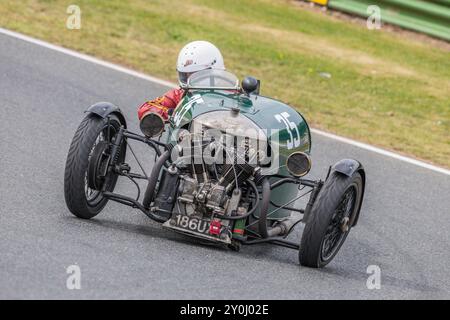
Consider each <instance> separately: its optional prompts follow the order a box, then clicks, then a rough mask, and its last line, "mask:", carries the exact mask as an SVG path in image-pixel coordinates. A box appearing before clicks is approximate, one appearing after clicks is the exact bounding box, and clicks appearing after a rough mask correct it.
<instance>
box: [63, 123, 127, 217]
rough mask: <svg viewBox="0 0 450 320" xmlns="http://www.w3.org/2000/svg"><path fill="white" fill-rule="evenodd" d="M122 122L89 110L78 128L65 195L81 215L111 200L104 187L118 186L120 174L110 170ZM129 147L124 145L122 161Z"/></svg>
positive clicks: (90, 214)
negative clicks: (112, 147) (111, 149)
mask: <svg viewBox="0 0 450 320" xmlns="http://www.w3.org/2000/svg"><path fill="white" fill-rule="evenodd" d="M120 126H121V122H120V120H119V118H117V117H116V116H115V115H110V116H109V120H108V119H103V118H100V117H98V116H96V115H93V114H88V115H87V116H86V117H85V118H84V119H83V121H82V122H81V124H80V125H79V127H78V129H77V131H76V132H75V135H74V137H73V139H72V143H71V145H70V148H69V153H68V155H67V160H66V168H65V173H64V197H65V200H66V204H67V207H68V208H69V210H70V212H72V213H73V214H74V215H75V216H77V217H79V218H83V219H90V218H92V217H94V216H95V215H97V214H98V213H99V212H100V211H101V210H102V209H103V207H104V206H105V205H106V203H107V202H108V199H106V198H105V197H104V196H103V192H102V190H107V191H113V190H114V187H115V185H116V182H117V178H118V176H117V175H115V174H113V173H108V174H107V169H108V165H109V161H110V155H109V145H110V143H109V142H111V141H113V139H114V138H115V136H116V134H117V132H118V131H119V128H120ZM125 149H126V148H125V145H123V146H121V149H120V157H119V161H123V160H124V158H125ZM105 183H106V184H107V185H105Z"/></svg>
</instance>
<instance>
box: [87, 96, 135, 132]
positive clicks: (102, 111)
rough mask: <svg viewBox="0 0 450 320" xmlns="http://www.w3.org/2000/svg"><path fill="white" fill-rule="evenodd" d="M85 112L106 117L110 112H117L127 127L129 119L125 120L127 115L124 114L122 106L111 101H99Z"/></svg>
mask: <svg viewBox="0 0 450 320" xmlns="http://www.w3.org/2000/svg"><path fill="white" fill-rule="evenodd" d="M85 112H87V113H93V114H95V115H97V116H99V117H101V118H103V119H104V118H106V117H108V115H110V114H115V115H116V116H117V117H118V118H119V119H120V122H121V123H122V124H123V126H124V127H125V128H126V127H127V121H126V120H125V116H124V115H123V113H122V111H121V110H120V108H119V107H118V106H116V105H114V104H112V103H110V102H97V103H96V104H93V105H92V106H90V107H89V108H88V109H87V110H86V111H85Z"/></svg>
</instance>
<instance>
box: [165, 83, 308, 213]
mask: <svg viewBox="0 0 450 320" xmlns="http://www.w3.org/2000/svg"><path fill="white" fill-rule="evenodd" d="M237 110H239V111H238V112H239V116H244V117H246V118H248V119H249V120H251V121H252V122H253V123H254V124H255V125H256V126H257V127H259V128H260V129H263V130H268V131H267V132H268V134H267V135H268V136H267V138H268V143H269V145H270V147H271V148H272V149H275V148H276V147H277V146H275V145H274V144H275V143H276V142H275V141H276V139H275V138H274V136H273V135H274V132H278V153H279V162H278V163H279V167H275V168H274V169H275V170H272V171H271V172H270V174H271V175H275V174H276V175H281V176H290V174H289V172H288V171H287V170H286V159H287V157H288V156H289V155H290V154H291V153H293V152H296V151H302V152H305V153H308V154H309V152H310V150H311V135H310V130H309V127H308V124H307V122H306V121H305V119H304V118H303V117H302V115H300V114H299V113H298V112H297V111H296V110H294V109H293V108H291V107H290V106H288V105H287V104H285V103H282V102H280V101H277V100H274V99H271V98H267V97H264V96H259V95H250V96H248V95H245V94H241V93H233V92H229V91H215V90H202V91H194V92H191V91H190V92H188V93H187V94H186V96H185V97H184V98H183V100H182V101H181V102H180V104H179V105H178V106H177V108H176V109H175V111H174V113H173V114H172V116H171V118H170V125H169V137H170V136H171V134H170V133H171V132H173V131H174V130H176V129H180V128H186V129H187V128H188V127H189V124H190V123H191V122H192V121H193V120H194V119H195V118H197V117H198V116H200V115H203V114H205V113H209V112H214V111H222V112H221V114H222V115H223V111H229V112H230V115H231V114H232V113H234V115H235V114H236V112H237ZM221 120H222V119H221ZM221 125H222V128H217V129H221V130H222V129H227V120H226V119H223V121H221ZM172 143H174V142H173V141H172ZM276 179H279V178H276V177H272V178H271V181H275V180H276ZM297 193H298V189H297V186H296V185H292V184H285V185H283V186H281V187H279V188H276V189H275V190H273V191H272V194H271V200H272V201H273V202H275V203H277V204H285V203H287V202H288V201H289V200H291V199H293V198H294V197H295V196H296V195H297ZM272 210H274V208H270V209H269V213H270V212H272ZM289 214H290V212H289V211H287V210H283V209H281V210H277V211H276V212H274V213H273V214H272V215H270V216H269V217H268V218H270V219H282V218H284V217H286V216H288V215H289Z"/></svg>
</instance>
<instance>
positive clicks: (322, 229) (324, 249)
mask: <svg viewBox="0 0 450 320" xmlns="http://www.w3.org/2000/svg"><path fill="white" fill-rule="evenodd" d="M363 187H364V186H363V179H362V177H361V175H360V174H359V173H358V172H355V173H354V174H353V175H352V176H351V177H348V176H346V175H343V174H341V173H339V172H336V171H334V172H332V173H331V174H330V176H329V177H328V179H327V180H326V181H325V183H324V185H323V186H322V189H321V190H320V192H319V194H318V196H317V198H316V201H315V202H314V205H313V207H312V209H311V213H310V216H309V218H308V221H307V223H306V226H305V229H304V231H303V235H302V239H301V242H300V252H299V260H300V264H301V265H303V266H307V267H311V268H321V267H324V266H325V265H327V264H328V263H329V262H330V261H331V260H332V259H333V258H334V257H335V255H336V254H337V252H338V251H339V249H340V247H341V246H342V244H343V243H344V241H345V239H346V238H347V235H348V233H349V232H350V229H351V226H352V225H353V221H354V220H355V218H356V215H357V214H358V212H359V209H360V206H361V203H362V197H363Z"/></svg>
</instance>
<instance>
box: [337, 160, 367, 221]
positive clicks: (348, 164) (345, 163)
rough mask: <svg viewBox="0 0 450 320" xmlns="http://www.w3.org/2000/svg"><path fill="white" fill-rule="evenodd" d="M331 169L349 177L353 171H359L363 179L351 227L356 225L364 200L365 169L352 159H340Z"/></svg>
mask: <svg viewBox="0 0 450 320" xmlns="http://www.w3.org/2000/svg"><path fill="white" fill-rule="evenodd" d="M331 169H332V170H333V171H336V172H339V173H340V174H343V175H346V176H347V177H351V176H352V175H353V174H354V173H355V172H359V174H360V175H361V177H362V180H363V190H362V200H361V205H360V207H359V210H358V212H357V213H356V217H355V220H354V221H353V225H352V227H354V226H355V225H356V223H357V222H358V219H359V213H360V211H361V206H362V201H363V200H364V191H365V189H366V171H365V170H364V167H363V166H362V164H361V163H360V162H359V161H357V160H354V159H342V160H339V161H338V162H336V163H335V164H334V165H333V166H332V167H331Z"/></svg>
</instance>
